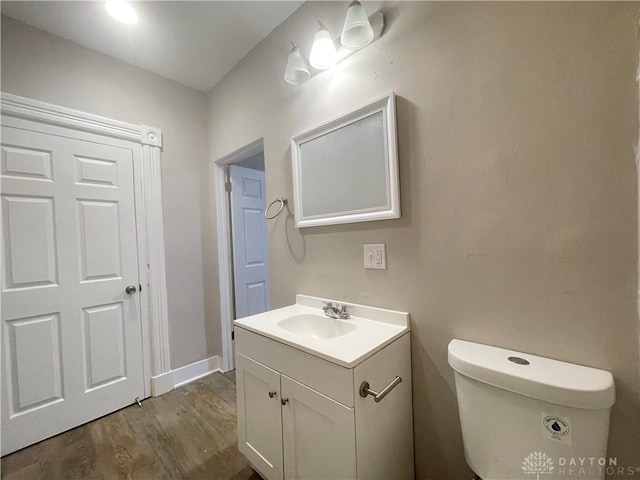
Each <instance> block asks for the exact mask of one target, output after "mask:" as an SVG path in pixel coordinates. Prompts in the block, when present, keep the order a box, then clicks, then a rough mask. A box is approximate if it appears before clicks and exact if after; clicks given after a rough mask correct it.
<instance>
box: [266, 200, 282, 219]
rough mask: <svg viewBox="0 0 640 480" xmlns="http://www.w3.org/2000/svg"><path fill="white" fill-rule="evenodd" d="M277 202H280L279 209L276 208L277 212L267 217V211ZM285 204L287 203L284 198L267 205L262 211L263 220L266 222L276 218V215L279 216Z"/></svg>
mask: <svg viewBox="0 0 640 480" xmlns="http://www.w3.org/2000/svg"><path fill="white" fill-rule="evenodd" d="M278 202H280V208H278V211H277V212H276V213H274V214H273V215H271V216H269V209H270V208H271V207H272V206H273V205H274V204H276V203H278ZM287 202H288V200H287V199H286V198H285V197H280V198H276V199H275V200H274V201H273V202H271V203H270V204H269V206H268V207H267V208H265V209H264V218H266V219H267V220H271V219H272V218H276V217H277V216H278V215H280V212H282V209H283V208H284V206H285V205H286V204H287Z"/></svg>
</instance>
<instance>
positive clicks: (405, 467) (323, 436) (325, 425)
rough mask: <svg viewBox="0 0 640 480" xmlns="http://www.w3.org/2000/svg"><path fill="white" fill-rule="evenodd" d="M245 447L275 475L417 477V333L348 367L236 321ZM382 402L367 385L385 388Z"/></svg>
mask: <svg viewBox="0 0 640 480" xmlns="http://www.w3.org/2000/svg"><path fill="white" fill-rule="evenodd" d="M235 332H236V387H237V395H238V443H239V448H240V451H241V452H242V453H243V454H244V455H245V456H246V457H247V459H248V460H249V461H250V462H251V464H252V465H253V467H254V468H255V469H256V470H257V471H258V472H259V473H260V474H261V475H262V476H263V477H264V478H266V479H267V480H273V479H283V478H284V479H286V480H298V479H356V478H361V479H389V478H398V479H400V478H406V479H411V478H413V427H412V425H413V417H412V403H411V360H410V344H409V338H410V337H409V335H410V334H409V332H406V333H404V334H403V335H402V336H400V337H399V338H397V339H395V340H393V341H392V342H391V343H389V344H388V345H386V346H384V347H383V348H381V349H380V350H379V351H376V352H374V353H372V354H371V356H369V357H368V358H366V359H364V360H363V361H362V362H360V363H358V364H357V365H353V366H348V367H346V366H343V365H339V364H337V363H334V362H331V361H330V360H327V359H324V358H320V357H318V356H316V355H313V354H312V353H309V352H305V351H302V350H300V349H297V348H295V347H292V346H290V345H287V344H285V343H282V342H279V341H277V340H275V339H272V338H268V337H266V336H263V335H260V334H258V333H256V332H252V331H249V330H246V329H244V328H242V327H241V326H240V325H239V324H238V323H236V329H235ZM396 376H399V377H401V378H402V381H401V382H400V383H399V384H398V385H397V386H395V388H393V389H392V390H391V391H390V392H389V393H388V395H387V396H385V397H384V398H383V399H382V400H381V401H380V402H379V403H378V402H376V401H375V400H374V397H373V396H371V395H368V396H366V397H362V396H360V386H361V384H362V383H363V382H368V383H369V385H370V388H371V389H372V390H375V391H378V392H379V391H381V390H382V389H383V388H384V387H385V386H387V385H388V384H389V383H390V382H391V381H392V380H393V379H394V378H395V377H396Z"/></svg>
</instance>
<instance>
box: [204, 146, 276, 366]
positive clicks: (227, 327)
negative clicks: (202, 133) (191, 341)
mask: <svg viewBox="0 0 640 480" xmlns="http://www.w3.org/2000/svg"><path fill="white" fill-rule="evenodd" d="M263 151H264V139H263V138H259V139H257V140H255V141H253V142H251V143H250V144H248V145H245V146H244V147H242V148H239V149H238V150H235V151H233V152H231V153H229V154H227V155H225V156H223V157H221V158H219V159H217V160H215V161H211V163H210V165H209V176H210V183H211V185H212V189H211V191H212V192H213V194H212V198H211V202H212V203H213V207H214V209H215V212H216V224H217V229H216V234H217V240H218V276H219V279H220V330H221V334H222V370H223V371H225V372H228V371H229V370H233V369H234V368H235V360H234V358H233V339H232V338H231V333H232V331H233V326H232V323H233V312H234V308H235V307H234V303H233V258H232V252H231V244H232V243H231V215H230V210H231V202H230V198H229V195H228V192H227V188H226V183H227V176H226V172H225V168H226V167H227V166H229V165H231V164H233V163H238V162H241V161H242V160H246V159H247V158H249V157H252V156H253V155H255V154H257V153H259V152H263Z"/></svg>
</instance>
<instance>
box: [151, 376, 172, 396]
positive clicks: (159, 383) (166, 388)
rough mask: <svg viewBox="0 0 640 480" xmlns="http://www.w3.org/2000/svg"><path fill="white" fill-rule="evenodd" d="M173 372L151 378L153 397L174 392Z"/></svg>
mask: <svg viewBox="0 0 640 480" xmlns="http://www.w3.org/2000/svg"><path fill="white" fill-rule="evenodd" d="M174 385H175V382H174V381H173V372H167V373H163V374H162V375H158V376H157V377H151V396H152V397H158V396H160V395H164V394H165V393H167V392H170V391H171V390H173V387H174Z"/></svg>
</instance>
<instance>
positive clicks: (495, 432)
mask: <svg viewBox="0 0 640 480" xmlns="http://www.w3.org/2000/svg"><path fill="white" fill-rule="evenodd" d="M449 365H451V367H452V368H453V369H454V371H455V383H456V391H457V396H458V410H459V413H460V425H461V427H462V437H463V441H464V452H465V457H466V459H467V463H468V464H469V466H470V467H471V469H472V470H473V471H474V472H475V473H476V474H477V475H478V476H480V477H481V478H483V479H485V480H489V479H508V480H516V479H531V480H533V479H544V480H556V479H560V478H563V479H566V478H580V479H581V480H583V479H589V480H595V479H602V478H604V477H605V475H606V473H607V471H608V470H607V469H609V472H610V471H611V468H612V467H611V465H610V461H609V459H608V458H607V456H606V454H607V438H608V435H609V416H610V411H611V406H612V405H613V404H614V402H615V386H614V381H613V376H612V375H611V373H610V372H607V371H604V370H598V369H595V368H590V367H584V366H580V365H575V364H571V363H566V362H560V361H557V360H551V359H548V358H544V357H538V356H536V355H530V354H527V353H520V352H514V351H512V350H506V349H503V348H497V347H491V346H488V345H481V344H478V343H472V342H466V341H463V340H452V341H451V343H449Z"/></svg>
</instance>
